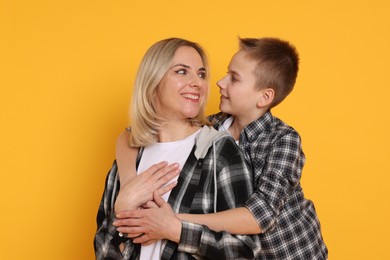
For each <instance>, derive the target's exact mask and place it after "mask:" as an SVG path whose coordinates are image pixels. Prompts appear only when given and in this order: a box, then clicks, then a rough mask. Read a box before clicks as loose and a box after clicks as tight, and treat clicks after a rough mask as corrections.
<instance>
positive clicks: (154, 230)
mask: <svg viewBox="0 0 390 260" xmlns="http://www.w3.org/2000/svg"><path fill="white" fill-rule="evenodd" d="M153 199H154V202H155V203H156V205H157V206H158V208H155V207H153V208H148V209H141V210H131V211H125V212H120V213H118V214H117V215H116V216H117V218H118V219H117V220H115V222H114V226H116V227H118V228H117V230H118V231H119V232H121V233H123V234H127V235H128V237H135V238H134V239H133V242H134V243H140V244H144V245H147V244H151V243H153V242H154V241H155V240H159V239H168V240H171V241H173V242H176V243H179V241H180V235H181V221H180V220H179V219H178V218H177V217H176V215H175V213H174V212H173V210H172V208H171V206H170V205H169V204H168V203H166V202H165V201H164V200H163V199H162V198H161V196H160V195H158V193H157V192H154V194H153ZM139 234H141V235H139Z"/></svg>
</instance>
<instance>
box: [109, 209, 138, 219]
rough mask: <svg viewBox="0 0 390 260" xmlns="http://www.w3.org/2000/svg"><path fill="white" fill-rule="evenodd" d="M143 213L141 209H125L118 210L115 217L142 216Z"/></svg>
mask: <svg viewBox="0 0 390 260" xmlns="http://www.w3.org/2000/svg"><path fill="white" fill-rule="evenodd" d="M142 216H143V214H142V212H141V211H140V210H124V211H120V212H118V213H117V214H116V215H115V217H116V218H122V219H123V218H140V217H142Z"/></svg>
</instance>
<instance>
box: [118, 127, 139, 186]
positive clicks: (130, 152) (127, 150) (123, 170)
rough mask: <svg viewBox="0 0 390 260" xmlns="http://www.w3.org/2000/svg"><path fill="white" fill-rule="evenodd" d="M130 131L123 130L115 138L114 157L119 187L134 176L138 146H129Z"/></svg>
mask: <svg viewBox="0 0 390 260" xmlns="http://www.w3.org/2000/svg"><path fill="white" fill-rule="evenodd" d="M129 138H130V133H129V132H128V131H123V132H122V133H121V134H120V135H119V136H118V138H117V140H116V147H115V157H116V164H117V166H118V173H119V180H120V183H121V187H123V186H124V185H125V184H126V183H128V182H129V181H130V180H131V179H132V178H134V177H135V176H136V165H135V164H136V163H135V162H136V158H137V155H138V148H136V147H131V146H129Z"/></svg>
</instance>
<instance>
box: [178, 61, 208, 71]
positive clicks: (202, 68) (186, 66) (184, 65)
mask: <svg viewBox="0 0 390 260" xmlns="http://www.w3.org/2000/svg"><path fill="white" fill-rule="evenodd" d="M175 67H184V68H187V69H189V68H191V66H188V65H187V64H183V63H178V64H176V65H173V66H172V67H171V69H172V68H175ZM198 71H206V68H205V67H200V68H199V69H198Z"/></svg>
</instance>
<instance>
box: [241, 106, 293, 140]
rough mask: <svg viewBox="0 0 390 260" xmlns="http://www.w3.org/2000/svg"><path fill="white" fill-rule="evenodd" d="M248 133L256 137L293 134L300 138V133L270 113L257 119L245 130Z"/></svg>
mask: <svg viewBox="0 0 390 260" xmlns="http://www.w3.org/2000/svg"><path fill="white" fill-rule="evenodd" d="M244 130H245V131H246V133H248V134H250V133H251V134H252V135H254V136H256V135H269V136H274V137H276V136H284V135H287V134H293V135H297V136H299V134H298V132H297V131H296V130H295V129H294V128H293V127H292V126H290V125H289V124H287V123H286V122H284V121H283V120H281V119H280V118H278V117H276V116H274V115H272V113H271V112H270V111H268V112H267V113H265V114H264V115H263V116H261V117H260V118H258V119H256V120H255V121H253V122H252V123H250V124H249V125H247V126H246V127H245V129H244Z"/></svg>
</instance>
